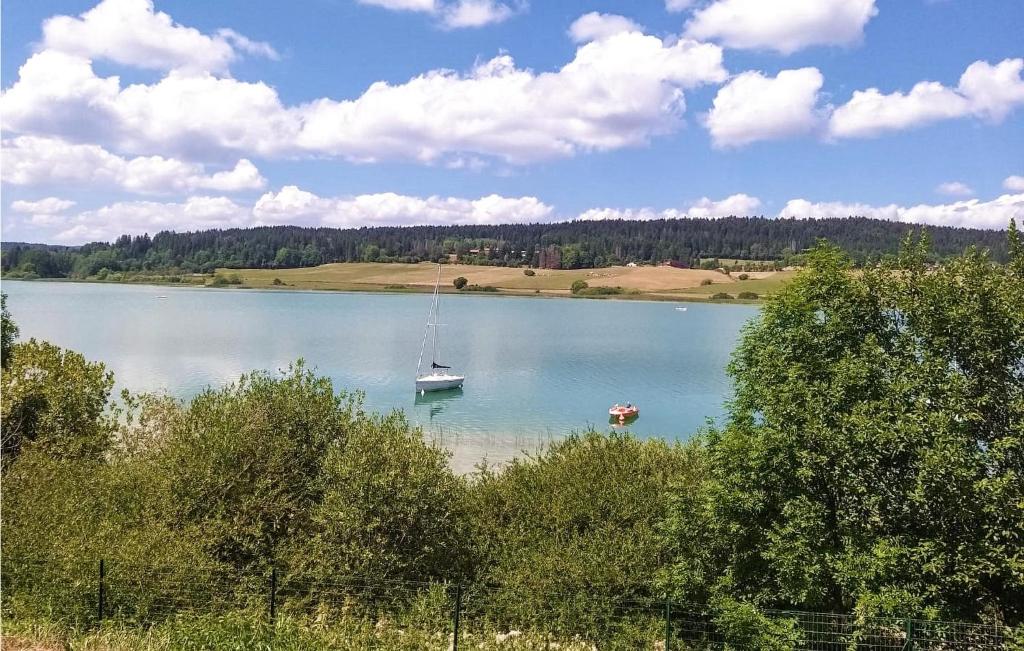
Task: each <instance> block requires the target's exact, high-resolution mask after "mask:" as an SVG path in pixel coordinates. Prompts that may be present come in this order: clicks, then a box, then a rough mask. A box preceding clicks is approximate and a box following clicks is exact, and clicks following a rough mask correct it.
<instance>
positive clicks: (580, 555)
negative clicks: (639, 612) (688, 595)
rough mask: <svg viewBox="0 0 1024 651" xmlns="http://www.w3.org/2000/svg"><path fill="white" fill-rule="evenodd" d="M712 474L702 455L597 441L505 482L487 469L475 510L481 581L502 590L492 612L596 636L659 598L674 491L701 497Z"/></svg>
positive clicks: (476, 489)
mask: <svg viewBox="0 0 1024 651" xmlns="http://www.w3.org/2000/svg"><path fill="white" fill-rule="evenodd" d="M702 474H703V464H702V455H701V450H700V449H699V448H697V447H695V446H679V445H676V446H672V445H668V444H666V443H665V442H664V441H661V440H654V439H652V440H644V441H641V440H638V439H636V438H634V437H632V436H630V435H628V434H611V435H607V436H606V435H600V434H596V433H593V432H591V433H588V434H585V435H582V436H571V437H569V438H567V439H565V440H562V441H559V442H557V443H553V444H552V445H551V446H550V448H548V449H547V450H546V451H544V452H541V453H539V454H538V455H537V456H535V457H529V458H526V459H516V460H513V461H511V462H510V463H509V464H508V465H507V466H506V467H505V468H503V469H502V470H501V471H500V472H498V471H495V470H494V469H492V468H490V467H487V466H483V467H482V468H480V469H479V470H478V472H477V474H476V475H475V476H474V477H473V480H472V485H471V490H470V506H469V509H470V516H471V519H472V522H473V526H472V529H471V531H472V535H473V548H474V549H475V550H476V554H477V555H478V558H477V561H476V562H477V564H478V567H479V569H478V575H477V579H476V581H477V582H483V583H486V584H494V585H500V586H502V587H501V589H500V590H499V591H498V592H497V593H495V594H494V596H493V600H494V601H493V603H491V604H489V610H488V612H490V613H492V614H493V616H495V617H501V616H506V617H508V618H509V620H510V621H517V620H516V618H517V617H518V618H519V619H518V621H522V618H523V617H524V616H531V617H532V616H537V617H548V618H557V619H558V620H560V622H561V625H562V626H564V629H565V630H572V631H580V632H591V633H592V632H593V631H594V630H595V629H596V628H597V627H598V626H599V622H598V621H596V620H595V619H594V618H599V619H600V618H602V617H603V616H606V615H610V612H609V611H608V610H606V609H608V608H610V606H611V602H612V601H613V600H614V599H622V600H630V599H643V598H650V597H652V596H656V595H659V594H660V593H659V592H658V591H657V590H656V584H655V581H656V575H657V571H658V568H659V567H661V566H663V564H664V563H665V561H666V557H665V554H664V551H663V546H662V543H661V540H660V538H659V536H658V526H659V522H660V521H661V520H662V519H663V518H664V517H665V515H666V513H667V506H668V502H667V497H668V487H669V486H670V485H673V484H676V485H678V486H680V487H681V488H685V489H686V490H691V489H692V488H693V487H694V485H695V484H697V483H699V481H700V477H701V475H702ZM565 594H579V595H587V597H586V598H581V599H579V600H577V601H569V600H562V598H561V596H562V595H565Z"/></svg>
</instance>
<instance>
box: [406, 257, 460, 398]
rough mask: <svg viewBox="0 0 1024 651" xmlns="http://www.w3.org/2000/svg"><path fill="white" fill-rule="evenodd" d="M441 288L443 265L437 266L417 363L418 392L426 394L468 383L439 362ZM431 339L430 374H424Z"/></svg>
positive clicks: (449, 367)
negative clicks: (432, 295)
mask: <svg viewBox="0 0 1024 651" xmlns="http://www.w3.org/2000/svg"><path fill="white" fill-rule="evenodd" d="M440 287H441V265H437V282H436V283H434V300H433V301H431V303H430V314H429V315H428V316H427V327H426V328H425V329H424V331H423V344H422V345H421V346H420V358H419V361H418V362H416V391H417V392H418V393H426V392H427V391H443V390H445V389H455V388H457V387H461V386H462V383H463V382H465V381H466V376H465V375H455V374H454V373H452V372H451V368H452V367H451V366H445V365H444V364H439V363H438V362H437V359H438V354H437V328H438V327H439V326H440V325H441V324H440V323H438V316H439V313H440V310H439V306H438V298H439V296H440V293H439V290H440ZM431 332H432V333H433V336H432V337H431V355H430V372H429V373H424V372H423V353H424V351H425V350H426V348H427V335H428V334H431Z"/></svg>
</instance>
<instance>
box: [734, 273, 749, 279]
mask: <svg viewBox="0 0 1024 651" xmlns="http://www.w3.org/2000/svg"><path fill="white" fill-rule="evenodd" d="M736 277H737V278H739V279H740V280H746V279H748V278H750V276H749V275H747V274H740V275H738V276H736Z"/></svg>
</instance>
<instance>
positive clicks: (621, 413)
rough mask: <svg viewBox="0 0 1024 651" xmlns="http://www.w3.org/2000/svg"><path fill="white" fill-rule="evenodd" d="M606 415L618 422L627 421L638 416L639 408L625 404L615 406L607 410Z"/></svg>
mask: <svg viewBox="0 0 1024 651" xmlns="http://www.w3.org/2000/svg"><path fill="white" fill-rule="evenodd" d="M608 415H609V416H611V417H612V418H618V419H619V420H628V419H630V418H636V417H637V416H639V415H640V408H639V407H637V406H636V405H634V404H630V403H628V402H627V403H626V404H625V406H623V405H619V404H616V405H615V406H614V407H612V408H611V409H609V410H608Z"/></svg>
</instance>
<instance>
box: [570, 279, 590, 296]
mask: <svg viewBox="0 0 1024 651" xmlns="http://www.w3.org/2000/svg"><path fill="white" fill-rule="evenodd" d="M588 287H590V285H588V284H587V281H585V280H574V281H572V287H571V288H570V291H571V292H572V293H573V294H579V293H580V292H581V291H583V290H584V289H586V288H588Z"/></svg>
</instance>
